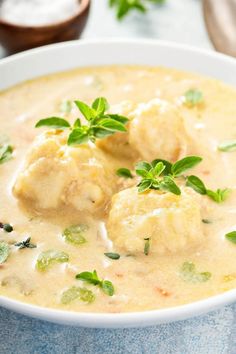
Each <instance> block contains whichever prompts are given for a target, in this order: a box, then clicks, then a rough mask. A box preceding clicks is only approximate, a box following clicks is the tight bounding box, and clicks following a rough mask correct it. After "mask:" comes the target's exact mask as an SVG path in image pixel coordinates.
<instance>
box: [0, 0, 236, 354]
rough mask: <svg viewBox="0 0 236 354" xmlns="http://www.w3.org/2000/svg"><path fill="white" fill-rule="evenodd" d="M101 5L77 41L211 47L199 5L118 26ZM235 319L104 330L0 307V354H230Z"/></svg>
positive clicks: (234, 352) (220, 314)
mask: <svg viewBox="0 0 236 354" xmlns="http://www.w3.org/2000/svg"><path fill="white" fill-rule="evenodd" d="M106 3H107V0H93V6H92V10H91V14H90V19H89V22H88V25H87V27H86V30H85V31H84V34H83V38H94V37H96V38H98V37H126V38H127V37H143V38H144V37H146V38H158V39H165V40H170V41H177V42H182V43H187V44H191V45H195V46H199V47H204V48H208V49H211V48H212V46H211V44H210V42H209V39H208V37H207V33H206V31H205V28H204V24H203V19H202V13H201V2H200V1H199V0H167V5H166V6H165V7H160V8H155V9H153V10H152V11H151V12H149V13H148V14H147V15H145V16H144V17H143V16H141V15H132V16H130V17H129V18H127V19H126V20H125V21H124V22H121V23H118V22H117V21H116V20H115V19H114V15H113V12H112V11H110V10H109V9H108V8H107V6H106ZM101 19H102V21H101ZM3 55H4V52H3V50H2V49H1V47H0V57H1V56H3ZM235 316H236V305H231V306H227V307H225V308H222V309H220V310H218V311H215V312H212V313H210V314H208V315H205V316H201V317H198V318H195V319H190V320H186V321H182V322H176V323H172V324H165V325H159V326H155V327H148V328H146V329H120V330H109V329H107V330H105V329H86V328H79V327H66V326H61V325H55V324H50V323H47V322H43V321H38V320H35V319H31V318H28V317H25V316H21V315H18V314H16V313H13V312H11V311H8V310H5V309H2V308H1V309H0V354H11V353H12V354H18V353H19V354H54V353H55V354H72V353H78V354H80V353H86V354H100V353H101V354H106V353H111V354H112V353H114V354H120V353H122V354H123V353H132V354H141V353H143V354H155V353H158V354H172V353H174V354H236V335H235V334H236V319H235Z"/></svg>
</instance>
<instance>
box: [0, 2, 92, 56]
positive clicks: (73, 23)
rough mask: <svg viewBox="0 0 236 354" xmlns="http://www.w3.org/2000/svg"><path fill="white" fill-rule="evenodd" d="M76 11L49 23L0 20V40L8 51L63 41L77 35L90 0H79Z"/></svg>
mask: <svg viewBox="0 0 236 354" xmlns="http://www.w3.org/2000/svg"><path fill="white" fill-rule="evenodd" d="M79 1H80V6H79V8H78V11H77V12H76V13H75V14H74V15H73V16H71V17H69V18H68V19H66V20H64V21H60V22H56V23H53V24H50V25H43V26H29V25H25V26H23V25H18V24H14V23H10V22H7V21H5V20H0V42H1V44H2V45H3V47H4V48H5V49H6V50H7V52H8V53H15V52H19V51H22V50H26V49H30V48H34V47H39V46H42V45H45V44H50V43H56V42H63V41H68V40H72V39H76V38H78V37H79V35H80V34H81V32H82V31H83V29H84V27H85V25H86V22H87V19H88V14H89V8H90V0H79Z"/></svg>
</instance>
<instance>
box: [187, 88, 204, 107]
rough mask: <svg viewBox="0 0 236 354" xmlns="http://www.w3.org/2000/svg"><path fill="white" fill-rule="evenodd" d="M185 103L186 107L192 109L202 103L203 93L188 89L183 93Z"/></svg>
mask: <svg viewBox="0 0 236 354" xmlns="http://www.w3.org/2000/svg"><path fill="white" fill-rule="evenodd" d="M184 96H185V102H186V104H187V105H190V106H191V107H194V106H196V105H198V104H199V103H202V102H203V93H202V92H201V91H199V90H197V89H190V90H188V91H187V92H185V95H184Z"/></svg>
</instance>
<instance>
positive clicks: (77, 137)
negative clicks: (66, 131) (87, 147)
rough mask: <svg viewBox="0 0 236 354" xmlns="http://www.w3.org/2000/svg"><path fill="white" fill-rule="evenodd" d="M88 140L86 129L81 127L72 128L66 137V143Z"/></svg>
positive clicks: (79, 142) (72, 143) (82, 142)
mask: <svg viewBox="0 0 236 354" xmlns="http://www.w3.org/2000/svg"><path fill="white" fill-rule="evenodd" d="M85 128H86V127H85ZM88 141H89V135H88V130H87V129H84V128H83V127H81V128H76V129H73V130H72V132H71V133H70V135H69V137H68V140H67V144H68V145H81V144H85V143H87V142H88Z"/></svg>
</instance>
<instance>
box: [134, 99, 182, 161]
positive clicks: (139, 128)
mask: <svg viewBox="0 0 236 354" xmlns="http://www.w3.org/2000/svg"><path fill="white" fill-rule="evenodd" d="M130 117H131V120H130V124H129V143H130V146H131V147H132V148H133V149H134V150H136V151H137V152H138V153H139V156H140V157H141V158H142V159H144V160H147V161H151V160H154V159H156V158H160V159H165V160H168V161H176V160H178V159H179V158H180V157H181V156H182V155H186V146H187V133H186V130H185V126H184V120H183V118H182V117H181V116H180V114H179V112H178V110H177V109H176V108H175V107H174V106H173V105H171V104H170V103H168V102H167V101H164V100H160V99H159V98H155V99H153V100H151V101H149V102H148V103H140V104H139V105H138V106H137V108H136V109H135V110H134V111H133V112H132V114H131V115H130Z"/></svg>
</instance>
